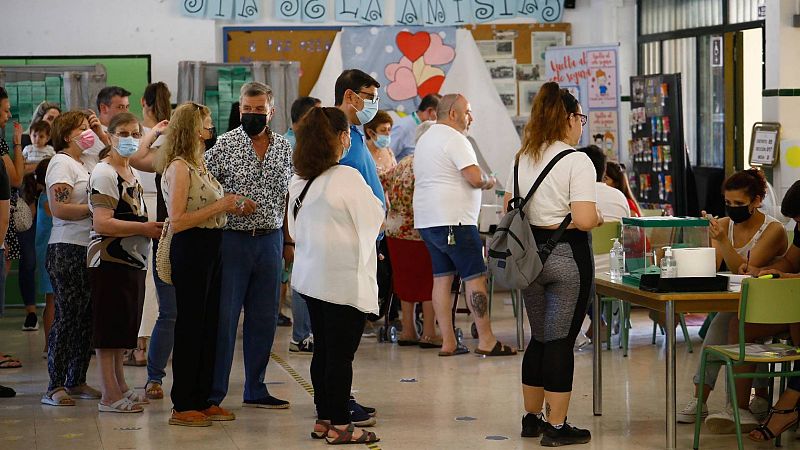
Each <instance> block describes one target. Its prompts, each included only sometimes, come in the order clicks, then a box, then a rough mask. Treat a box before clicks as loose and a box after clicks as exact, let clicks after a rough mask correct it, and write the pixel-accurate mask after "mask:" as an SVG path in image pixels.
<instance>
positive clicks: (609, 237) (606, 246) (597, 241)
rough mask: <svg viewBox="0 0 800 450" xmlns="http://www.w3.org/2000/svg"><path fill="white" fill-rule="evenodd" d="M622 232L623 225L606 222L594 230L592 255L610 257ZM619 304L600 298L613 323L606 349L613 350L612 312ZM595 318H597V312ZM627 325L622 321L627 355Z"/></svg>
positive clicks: (601, 304) (608, 330)
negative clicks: (616, 239)
mask: <svg viewBox="0 0 800 450" xmlns="http://www.w3.org/2000/svg"><path fill="white" fill-rule="evenodd" d="M621 230H622V224H621V223H620V222H606V223H604V224H603V225H600V226H599V227H597V228H595V229H593V230H592V253H593V254H594V255H608V254H609V253H610V252H611V247H612V246H613V245H614V242H613V240H614V238H620V237H621V234H620V233H621ZM615 302H617V299H615V298H612V297H600V306H601V308H602V309H603V311H605V315H606V317H607V318H608V320H609V321H611V322H612V323H609V324H608V327H606V348H607V349H608V350H611V329H612V324H613V320H612V319H611V318H612V312H613V307H614V303H615ZM620 303H622V305H620V311H622V309H623V307H624V303H625V302H620ZM595 317H598V316H597V312H595ZM623 317H624V316H622V315H621V316H620V320H622V318H623ZM626 326H627V324H624V323H623V322H622V321H620V348H622V347H623V340H624V342H625V344H624V347H625V354H626V355H627V353H628V341H627V329H626ZM623 330H625V333H624V334H625V336H626V337H625V338H623Z"/></svg>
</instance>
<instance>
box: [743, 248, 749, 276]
mask: <svg viewBox="0 0 800 450" xmlns="http://www.w3.org/2000/svg"><path fill="white" fill-rule="evenodd" d="M748 269H750V250H748V251H747V261H745V263H744V273H747V271H748Z"/></svg>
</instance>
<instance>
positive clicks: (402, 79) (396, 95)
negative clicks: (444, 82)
mask: <svg viewBox="0 0 800 450" xmlns="http://www.w3.org/2000/svg"><path fill="white" fill-rule="evenodd" d="M439 86H441V84H440V85H439ZM437 89H438V88H437ZM417 90H418V89H417V80H416V79H415V78H414V72H412V71H411V69H409V68H408V67H400V68H399V69H397V72H395V74H394V81H393V82H391V83H389V86H387V87H386V93H387V94H388V95H389V98H391V99H392V100H396V101H403V100H408V99H410V98H414V97H415V96H416V95H417Z"/></svg>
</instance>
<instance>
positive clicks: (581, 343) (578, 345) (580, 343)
mask: <svg viewBox="0 0 800 450" xmlns="http://www.w3.org/2000/svg"><path fill="white" fill-rule="evenodd" d="M591 343H592V340H591V339H589V338H588V337H586V335H585V334H583V333H578V337H577V339H575V346H574V347H573V348H574V349H575V350H581V349H582V348H584V347H586V346H587V345H589V344H591Z"/></svg>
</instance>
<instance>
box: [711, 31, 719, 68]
mask: <svg viewBox="0 0 800 450" xmlns="http://www.w3.org/2000/svg"><path fill="white" fill-rule="evenodd" d="M711 67H722V36H712V37H711Z"/></svg>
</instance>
